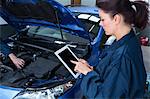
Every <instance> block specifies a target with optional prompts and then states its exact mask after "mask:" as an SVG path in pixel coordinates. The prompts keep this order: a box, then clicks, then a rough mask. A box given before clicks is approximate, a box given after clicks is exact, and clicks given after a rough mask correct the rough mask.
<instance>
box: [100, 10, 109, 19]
mask: <svg viewBox="0 0 150 99" xmlns="http://www.w3.org/2000/svg"><path fill="white" fill-rule="evenodd" d="M99 16H100V17H101V18H108V17H109V18H110V14H109V13H106V12H105V11H104V10H101V9H100V10H99Z"/></svg>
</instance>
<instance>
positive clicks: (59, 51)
mask: <svg viewBox="0 0 150 99" xmlns="http://www.w3.org/2000/svg"><path fill="white" fill-rule="evenodd" d="M66 49H68V50H69V52H70V53H71V54H72V55H73V56H74V57H75V58H76V59H77V60H78V58H77V56H76V55H75V54H74V53H73V52H72V51H71V49H70V48H69V45H65V46H64V47H62V48H60V49H59V50H57V51H56V52H54V54H55V55H56V56H57V57H58V59H59V60H60V61H61V62H62V63H63V65H64V66H65V67H66V68H67V69H68V71H69V72H70V73H71V74H72V76H73V77H74V78H78V76H79V75H80V74H81V73H78V72H77V73H76V74H75V73H74V72H73V71H72V70H71V69H70V68H69V66H68V65H67V64H66V63H65V62H64V60H63V59H62V58H61V57H60V55H59V54H60V53H61V52H63V51H64V50H66Z"/></svg>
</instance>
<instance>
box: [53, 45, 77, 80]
mask: <svg viewBox="0 0 150 99" xmlns="http://www.w3.org/2000/svg"><path fill="white" fill-rule="evenodd" d="M55 55H56V56H57V57H58V59H59V60H60V61H61V62H62V63H63V64H64V66H65V67H66V68H67V69H68V71H69V72H70V73H71V74H72V76H73V77H74V78H78V76H79V75H80V73H78V72H75V71H74V67H75V64H73V63H71V62H70V60H74V61H78V58H77V57H76V55H75V54H74V53H73V52H72V51H71V50H70V48H69V45H66V46H64V47H62V48H61V49H59V50H57V51H56V52H55Z"/></svg>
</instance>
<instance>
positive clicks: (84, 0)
mask: <svg viewBox="0 0 150 99" xmlns="http://www.w3.org/2000/svg"><path fill="white" fill-rule="evenodd" d="M95 4H96V0H81V5H89V6H95Z"/></svg>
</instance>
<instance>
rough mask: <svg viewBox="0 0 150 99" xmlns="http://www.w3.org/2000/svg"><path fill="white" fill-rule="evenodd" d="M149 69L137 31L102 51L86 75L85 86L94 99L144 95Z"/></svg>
mask: <svg viewBox="0 0 150 99" xmlns="http://www.w3.org/2000/svg"><path fill="white" fill-rule="evenodd" d="M145 83H146V71H145V68H144V63H143V56H142V51H141V46H140V44H139V42H138V39H137V37H136V35H135V34H134V32H133V30H131V31H130V33H129V34H127V35H125V36H124V37H123V38H121V39H120V40H118V41H116V42H114V43H113V44H112V45H111V46H110V47H109V48H106V49H104V50H103V51H102V53H101V55H100V57H99V62H98V64H97V65H96V66H94V70H93V71H91V72H89V73H88V74H87V75H86V76H84V77H83V79H82V82H81V89H82V91H83V93H84V95H85V96H86V97H87V98H90V99H95V98H96V99H101V98H105V99H112V98H115V99H116V98H129V99H134V98H142V97H143V96H144V86H145Z"/></svg>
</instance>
